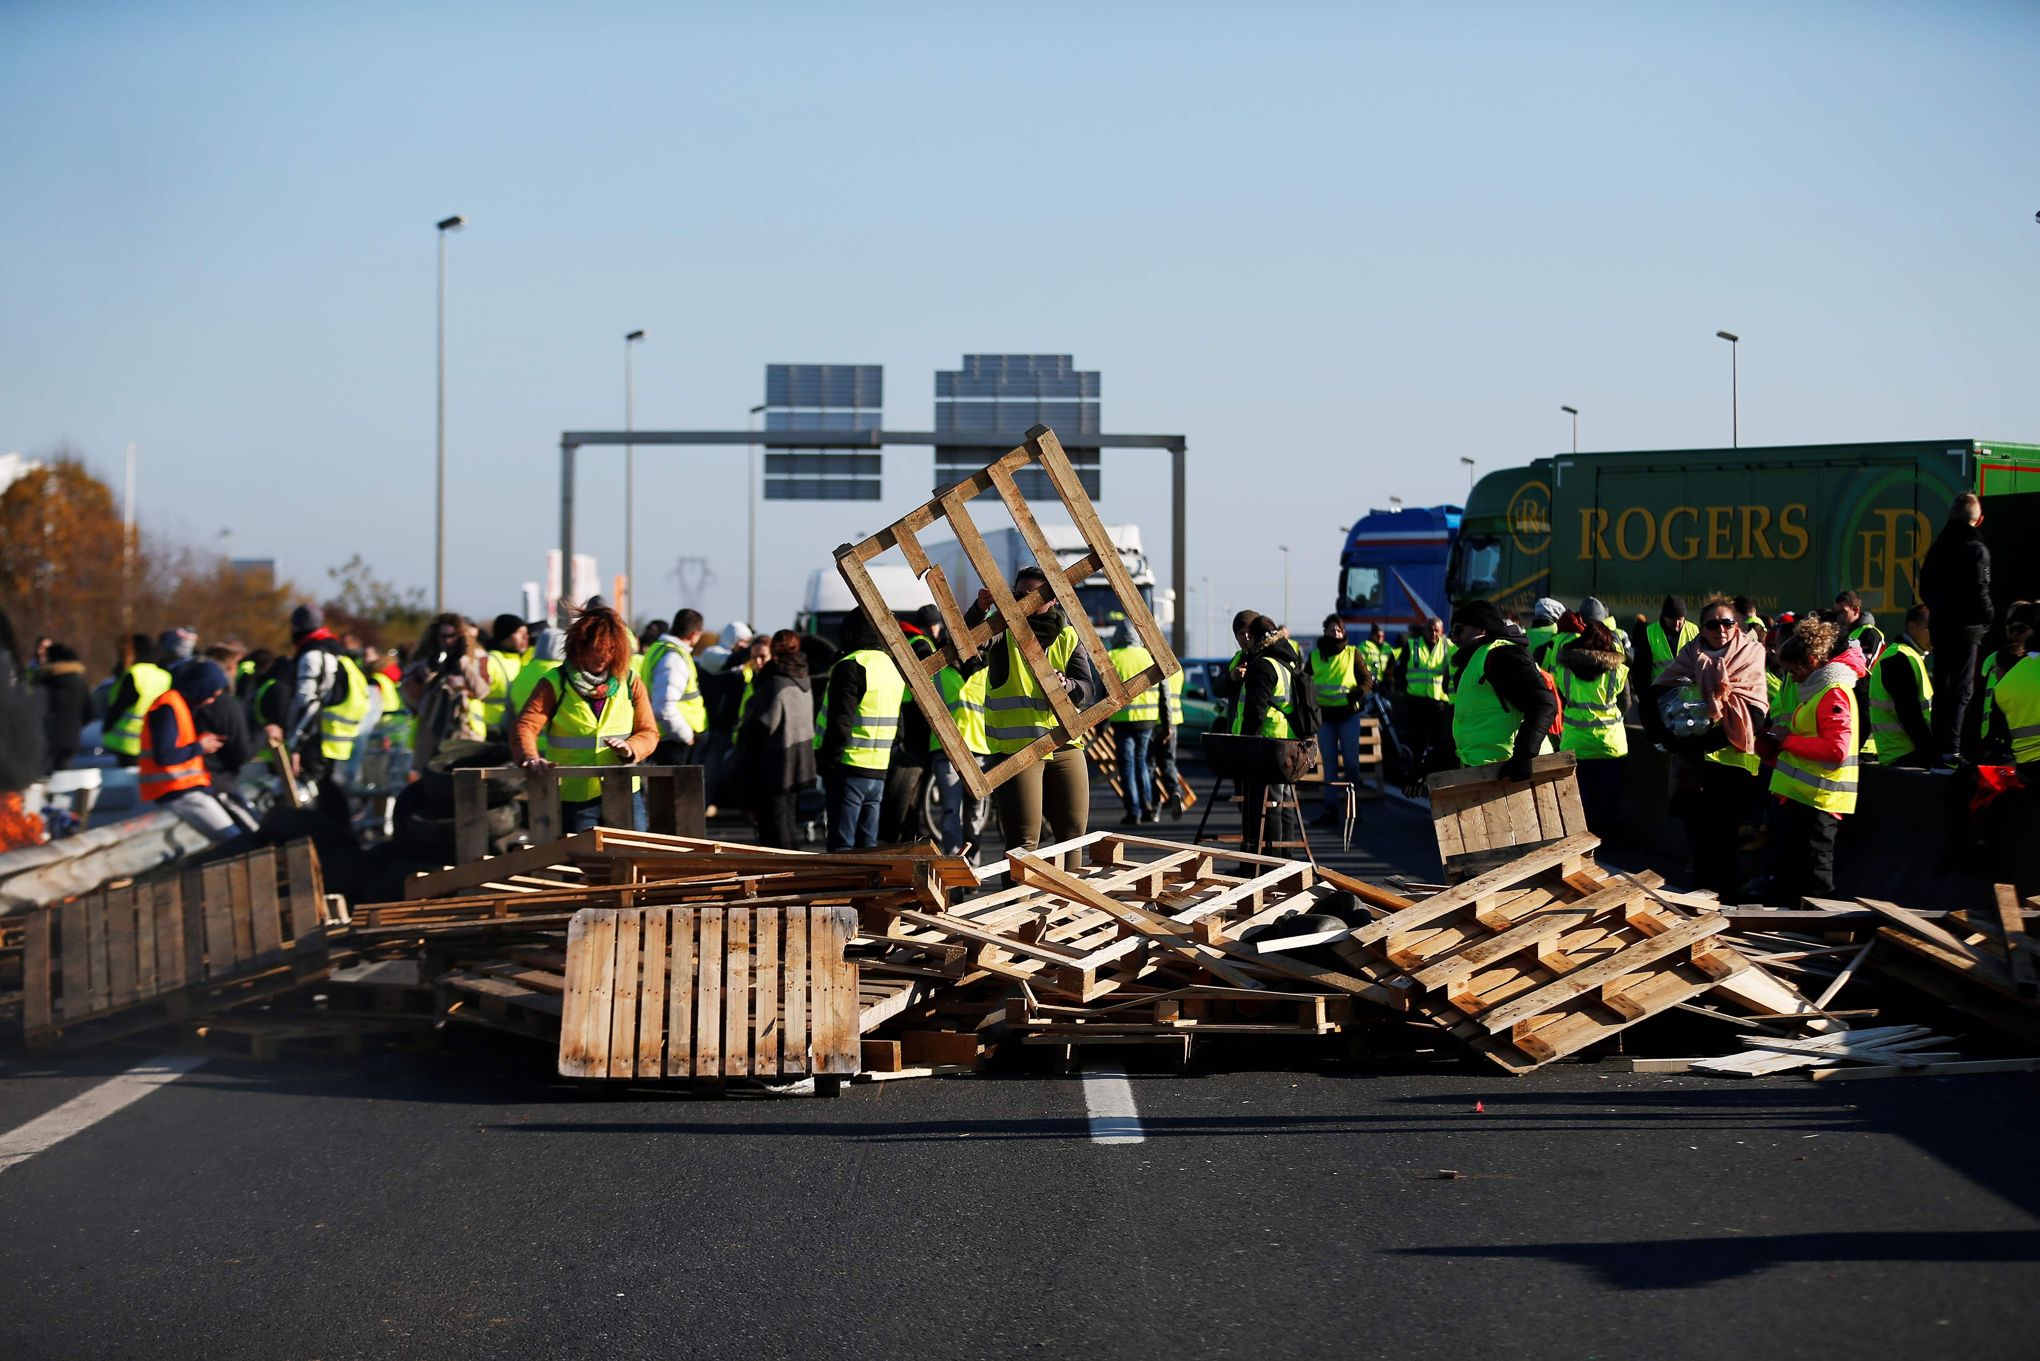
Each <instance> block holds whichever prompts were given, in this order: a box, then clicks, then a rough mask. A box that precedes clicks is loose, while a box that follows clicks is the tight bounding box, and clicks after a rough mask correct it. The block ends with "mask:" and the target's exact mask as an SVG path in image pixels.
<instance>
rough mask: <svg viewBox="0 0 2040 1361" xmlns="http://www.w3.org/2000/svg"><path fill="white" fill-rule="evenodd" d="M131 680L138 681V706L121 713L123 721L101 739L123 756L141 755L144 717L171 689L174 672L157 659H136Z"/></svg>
mask: <svg viewBox="0 0 2040 1361" xmlns="http://www.w3.org/2000/svg"><path fill="white" fill-rule="evenodd" d="M128 679H130V680H132V681H133V682H134V683H135V702H134V707H133V708H131V709H129V710H128V711H127V712H126V713H124V714H122V715H121V716H120V722H118V723H116V724H114V725H113V727H112V729H111V730H109V731H108V732H107V733H106V734H105V735H104V736H102V737H101V738H100V739H99V745H100V746H102V747H105V748H106V749H107V750H108V751H113V752H119V753H120V754H121V755H122V756H139V755H141V753H142V720H143V718H144V717H146V716H147V715H148V712H149V706H150V705H151V704H154V703H155V702H156V700H157V698H158V697H160V696H161V695H163V694H164V693H165V692H167V691H168V690H169V689H170V673H169V672H168V671H165V670H164V669H163V668H162V667H160V666H158V665H156V664H155V663H154V662H136V663H135V664H134V665H133V666H131V667H129V668H128Z"/></svg>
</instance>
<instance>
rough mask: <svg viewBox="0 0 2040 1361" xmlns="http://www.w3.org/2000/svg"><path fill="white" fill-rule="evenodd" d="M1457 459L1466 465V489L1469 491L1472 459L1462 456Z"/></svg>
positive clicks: (1471, 480) (1471, 478)
mask: <svg viewBox="0 0 2040 1361" xmlns="http://www.w3.org/2000/svg"><path fill="white" fill-rule="evenodd" d="M1459 461H1460V462H1461V463H1463V464H1465V465H1466V489H1467V491H1469V492H1471V491H1472V490H1473V460H1472V459H1470V458H1466V457H1464V456H1462V457H1461V458H1460V460H1459Z"/></svg>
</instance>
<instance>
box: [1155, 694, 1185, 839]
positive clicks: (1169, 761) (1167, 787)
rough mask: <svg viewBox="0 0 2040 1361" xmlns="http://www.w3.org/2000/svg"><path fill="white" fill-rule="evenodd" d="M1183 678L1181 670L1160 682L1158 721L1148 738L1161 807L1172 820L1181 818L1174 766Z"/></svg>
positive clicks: (1179, 783)
mask: <svg viewBox="0 0 2040 1361" xmlns="http://www.w3.org/2000/svg"><path fill="white" fill-rule="evenodd" d="M1183 680H1184V673H1183V672H1182V671H1178V672H1177V673H1176V674H1175V675H1173V676H1171V677H1169V678H1168V679H1167V680H1165V681H1163V682H1162V716H1161V721H1160V722H1158V723H1156V724H1155V735H1154V736H1153V737H1152V738H1150V739H1148V750H1149V751H1150V752H1151V753H1152V754H1153V756H1154V762H1155V778H1156V779H1158V780H1160V781H1161V782H1162V811H1164V812H1166V813H1167V814H1168V815H1169V818H1170V820H1171V821H1176V822H1180V821H1182V819H1183V789H1184V784H1183V774H1182V771H1181V770H1179V769H1178V768H1177V766H1176V747H1177V744H1178V742H1179V741H1180V740H1181V738H1182V733H1183Z"/></svg>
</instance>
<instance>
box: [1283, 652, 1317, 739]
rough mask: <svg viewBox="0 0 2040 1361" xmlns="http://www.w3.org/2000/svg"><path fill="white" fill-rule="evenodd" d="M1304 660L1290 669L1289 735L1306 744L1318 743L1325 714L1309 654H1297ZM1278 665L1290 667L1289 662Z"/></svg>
mask: <svg viewBox="0 0 2040 1361" xmlns="http://www.w3.org/2000/svg"><path fill="white" fill-rule="evenodd" d="M1297 655H1298V656H1299V657H1300V658H1302V660H1301V661H1300V662H1299V664H1298V665H1296V666H1291V667H1289V675H1290V681H1289V735H1290V736H1291V737H1293V738H1298V739H1300V740H1302V741H1306V742H1315V741H1317V735H1318V729H1319V728H1322V727H1323V726H1324V725H1325V712H1324V710H1323V709H1321V708H1319V707H1318V698H1317V682H1316V681H1315V680H1313V679H1312V678H1311V674H1310V659H1309V657H1308V655H1307V654H1303V653H1298V654H1297ZM1277 664H1278V665H1282V666H1288V665H1289V664H1288V663H1287V662H1279V663H1277Z"/></svg>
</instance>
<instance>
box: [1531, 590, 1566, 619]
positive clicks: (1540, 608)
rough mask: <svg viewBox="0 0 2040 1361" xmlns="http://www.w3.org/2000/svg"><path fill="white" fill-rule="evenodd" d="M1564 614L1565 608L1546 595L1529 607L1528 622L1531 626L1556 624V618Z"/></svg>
mask: <svg viewBox="0 0 2040 1361" xmlns="http://www.w3.org/2000/svg"><path fill="white" fill-rule="evenodd" d="M1564 613H1565V606H1564V605H1562V604H1560V603H1559V602H1558V601H1556V600H1553V599H1552V598H1551V597H1550V596H1548V595H1547V596H1545V597H1543V598H1542V599H1541V600H1539V601H1538V602H1537V603H1536V604H1535V605H1532V606H1531V607H1530V622H1531V623H1533V624H1556V623H1557V622H1558V617H1559V616H1560V615H1562V614H1564Z"/></svg>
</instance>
